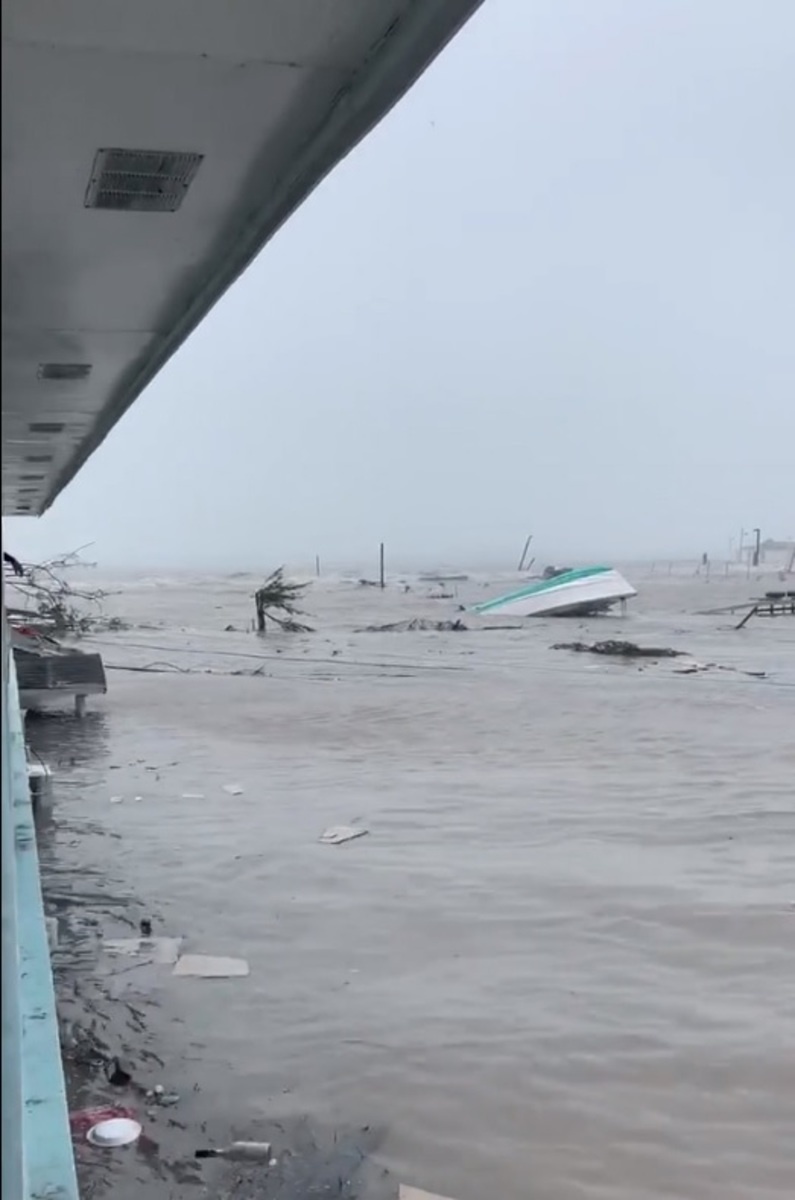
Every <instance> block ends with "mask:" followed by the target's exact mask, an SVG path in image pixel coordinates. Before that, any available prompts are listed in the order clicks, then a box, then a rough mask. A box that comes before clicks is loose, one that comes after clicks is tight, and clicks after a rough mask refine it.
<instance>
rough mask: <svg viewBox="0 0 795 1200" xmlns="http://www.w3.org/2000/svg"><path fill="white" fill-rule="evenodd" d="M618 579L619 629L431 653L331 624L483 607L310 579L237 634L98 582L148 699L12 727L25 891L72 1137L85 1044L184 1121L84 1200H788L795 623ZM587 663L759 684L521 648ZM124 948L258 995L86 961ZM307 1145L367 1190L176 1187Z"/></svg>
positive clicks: (91, 1156) (158, 597) (202, 610)
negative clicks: (214, 971)
mask: <svg viewBox="0 0 795 1200" xmlns="http://www.w3.org/2000/svg"><path fill="white" fill-rule="evenodd" d="M639 575H641V572H639V571H638V570H636V571H635V572H634V574H631V577H632V578H634V579H635V581H636V582H637V584H638V586H639V587H640V589H641V595H640V596H639V597H638V599H637V600H636V601H634V602H633V603H632V605H631V608H630V612H629V614H628V615H627V616H626V618H624V619H621V617H620V616H615V617H612V616H611V617H603V618H601V619H593V620H590V621H585V622H584V621H576V620H575V621H566V622H561V621H557V622H556V621H550V620H536V621H531V622H527V623H526V627H525V628H522V629H519V630H510V629H509V630H505V631H502V630H489V631H475V630H474V629H472V628H470V630H469V631H468V632H460V633H426V632H403V633H373V632H357V630H358V629H360V627H361V626H365V625H368V624H381V623H385V622H389V621H399V620H404V619H408V618H410V617H413V616H422V617H428V618H431V619H446V618H450V617H454V616H457V615H459V614H458V613H457V611H456V610H457V605H458V604H464V603H468V602H470V601H472V600H477V599H480V598H483V597H484V596H486V595H490V594H494V593H495V592H496V593H498V592H500V591H503V590H506V589H505V581H502V582H496V583H493V584H492V585H491V587H490V590H489V588H488V587H486V586H485V585H484V581H483V580H479V579H478V580H472V581H470V582H468V583H464V584H455V585H449V587H448V590H449V591H454V592H455V594H454V595H453V596H451V597H448V598H446V599H434V598H432V596H431V595H429V593H432V592H433V591H434V590H435V591H439V588H435V589H434V588H433V586H432V585H429V584H423V583H418V582H416V581H413V582H412V590H411V591H410V592H403V591H402V590H401V589H400V587H399V586H398V585H397V583H396V582H391V583H390V586H389V587H388V588H387V590H386V591H385V592H384V593H381V592H379V591H378V590H375V589H371V588H359V587H357V586H356V583H355V581H344V580H339V579H338V580H333V581H332V580H320V581H318V582H316V583H315V584H313V586H312V588H311V589H310V591H309V593H308V595H307V597H306V608H307V609H308V610H309V612H310V614H311V617H310V621H311V623H312V624H313V625H314V626H315V627H316V630H317V632H315V633H313V634H308V635H292V636H288V635H279V634H273V635H268V636H267V637H266V638H265V639H262V638H258V637H256V636H255V635H253V634H251V633H249V632H245V629H246V626H247V624H248V622H249V620H250V618H251V616H252V615H253V605H252V602H251V599H250V597H251V592H252V590H253V587H254V586H255V581H254V580H253V579H251V578H246V577H232V578H225V579H220V578H204V579H193V580H188V579H180V578H177V577H174V578H171V579H170V580H169V579H159V580H158V579H154V578H150V579H147V580H134V581H133V580H128V581H127V582H126V583H125V584H124V585H123V586H122V587H121V589H120V594H118V595H116V596H115V597H113V599H112V601H111V605H112V609H113V611H116V612H118V613H119V614H120V615H122V616H123V617H125V618H126V619H127V620H129V621H130V622H131V623H132V625H133V626H134V627H133V628H130V629H129V630H127V631H125V632H121V633H109V634H108V633H106V634H102V635H101V637H98V638H97V639H96V647H97V648H98V649H101V650H102V653H103V655H104V657H105V661H106V663H107V664H108V665H109V666H113V667H114V668H115V667H119V666H126V667H131V666H137V667H144V666H150V665H152V664H155V665H158V666H159V668H160V671H161V672H162V673H154V672H135V671H123V670H116V669H113V670H109V672H108V674H109V685H110V690H109V693H108V695H107V697H105V698H103V699H102V700H101V701H97V702H93V703H91V704H90V711H89V715H88V717H87V718H86V719H85V720H84V721H82V722H77V721H76V720H75V719H74V718H73V717H71V716H61V717H53V716H48V717H44V718H40V719H38V720H36V721H35V722H34V721H30V722H29V731H30V736H31V739H32V741H33V744H34V746H35V747H36V748H37V749H38V751H39V752H40V753H41V754H42V755H44V756H46V757H47V758H48V759H49V760H50V762H51V764H52V767H53V770H54V775H55V779H54V784H53V788H52V801H53V806H52V809H51V811H49V812H48V813H45V815H44V818H43V821H42V830H41V839H42V860H43V874H44V886H45V893H46V903H47V907H48V911H49V912H51V913H54V914H57V915H58V916H59V920H60V935H61V945H60V949H59V951H58V952H57V955H56V975H57V987H58V992H59V999H60V1007H61V1015H62V1019H63V1024H64V1036H65V1044H66V1056H67V1060H68V1065H69V1073H70V1087H71V1092H72V1095H71V1101H72V1104H73V1106H77V1105H79V1104H86V1103H99V1102H107V1101H108V1100H109V1099H119V1098H120V1097H119V1093H118V1092H115V1091H114V1090H113V1089H112V1088H111V1087H110V1085H108V1084H107V1083H106V1082H105V1081H104V1077H103V1074H102V1071H101V1069H100V1059H99V1055H98V1054H96V1053H95V1054H94V1055H93V1056H92V1047H93V1048H94V1050H95V1051H96V1048H97V1047H100V1048H103V1047H104V1048H106V1050H104V1051H102V1052H110V1053H124V1054H126V1056H127V1057H128V1058H129V1059H130V1060H131V1062H132V1063H133V1066H134V1074H135V1077H136V1080H137V1082H139V1083H140V1084H141V1085H142V1086H143V1087H144V1088H148V1087H152V1086H153V1085H154V1084H156V1083H162V1084H163V1085H164V1086H165V1087H166V1088H167V1090H172V1089H173V1090H174V1091H176V1092H177V1093H178V1094H179V1096H180V1098H181V1099H180V1102H179V1103H178V1104H176V1105H175V1106H174V1107H173V1108H170V1109H166V1108H162V1109H161V1108H156V1109H153V1108H151V1105H149V1106H148V1105H147V1102H146V1101H142V1100H140V1099H139V1100H138V1102H137V1103H138V1107H139V1109H140V1110H141V1111H143V1110H145V1109H146V1108H147V1107H149V1108H150V1112H151V1115H150V1116H146V1114H145V1113H144V1117H143V1121H144V1124H145V1127H146V1131H147V1137H148V1140H147V1141H146V1142H145V1143H143V1144H142V1145H141V1146H139V1147H138V1148H137V1149H135V1150H132V1151H131V1150H127V1151H121V1152H114V1153H110V1152H107V1151H97V1150H91V1151H89V1150H88V1149H87V1148H86V1147H82V1148H81V1150H80V1162H81V1168H80V1169H81V1176H82V1178H83V1184H84V1189H85V1190H84V1195H85V1196H86V1197H97V1198H105V1197H111V1196H113V1197H118V1198H119V1200H127V1198H128V1197H129V1198H133V1197H139V1196H147V1197H152V1198H153V1200H159V1198H160V1197H162V1198H164V1200H165V1198H166V1197H172V1198H179V1200H183V1198H185V1200H190V1198H191V1197H196V1198H197V1200H198V1197H200V1196H204V1195H208V1196H210V1195H212V1196H222V1195H223V1196H232V1195H234V1196H235V1197H238V1196H240V1197H241V1198H242V1200H253V1197H254V1196H257V1197H266V1196H271V1195H274V1196H276V1195H278V1196H280V1197H282V1196H283V1197H285V1198H286V1197H288V1196H289V1197H290V1198H291V1200H301V1198H303V1197H304V1196H310V1195H312V1196H314V1195H321V1194H323V1195H324V1196H328V1195H340V1196H351V1197H352V1196H354V1195H355V1196H357V1197H361V1200H370V1197H371V1196H372V1197H373V1198H375V1197H378V1200H381V1197H382V1196H383V1197H386V1196H392V1197H394V1196H395V1195H396V1192H397V1183H398V1181H405V1182H408V1183H413V1184H415V1185H417V1186H420V1187H423V1188H426V1189H429V1190H431V1191H438V1192H440V1193H442V1194H443V1195H445V1196H451V1197H455V1198H456V1200H571V1198H573V1197H577V1198H582V1200H662V1198H666V1200H668V1198H674V1197H675V1198H677V1200H784V1198H785V1197H786V1198H787V1200H789V1197H791V1196H792V1195H793V1194H795V1138H794V1137H793V1135H792V1134H793V1127H795V1054H793V1044H794V1043H795V953H794V948H795V795H794V792H795V788H794V787H793V779H794V777H795V772H794V771H793V768H794V767H795V622H793V621H792V620H791V619H790V618H786V617H785V618H780V619H778V620H761V619H754V620H752V621H751V622H750V624H749V625H748V626H747V627H746V628H745V629H744V630H742V631H741V632H739V633H738V632H734V631H733V630H732V628H731V627H732V625H733V624H734V623H735V622H736V620H737V619H738V618H737V617H731V616H715V615H713V616H699V615H694V614H695V613H696V612H697V611H699V610H702V609H706V608H710V607H713V608H717V607H719V606H722V605H725V604H729V603H731V602H733V601H739V600H741V599H745V598H746V597H747V596H748V595H750V594H754V593H755V591H758V588H759V586H760V585H759V584H754V583H753V582H751V583H749V582H747V581H746V580H745V578H740V579H713V581H712V582H711V583H709V584H707V583H705V581H704V580H703V579H702V578H695V577H694V576H693V574H692V571H691V570H688V571H687V572H685V571H680V572H674V573H673V574H672V575H670V576H667V575H665V574H663V575H662V577H660V575H659V573H655V575H653V576H650V575H649V573H648V569H646V573H645V576H643V577H640V578H639ZM738 615H739V614H738ZM465 620H466V617H465ZM230 624H231V625H235V626H236V627H237V629H238V630H242V631H243V632H235V631H229V632H225V631H224V630H225V627H226V626H227V625H230ZM141 626H146V628H142V627H141ZM613 636H618V637H624V638H630V639H632V640H633V641H637V642H640V643H645V644H650V645H659V644H662V645H670V646H674V647H677V648H681V649H684V650H687V651H690V652H692V653H693V654H694V655H695V656H696V658H698V659H699V660H700V661H708V662H714V663H720V664H722V665H724V666H729V667H735V668H740V669H743V670H750V671H765V672H766V673H767V675H766V677H765V678H764V679H760V678H755V677H750V676H748V675H744V674H742V673H741V670H736V671H709V672H705V673H702V674H696V675H681V674H677V673H676V671H677V668H678V666H679V663H678V662H677V660H672V661H666V662H661V663H659V664H650V663H640V664H638V663H633V662H630V663H626V662H613V661H609V660H605V659H596V658H593V657H590V656H588V655H578V654H572V653H570V652H567V651H560V650H552V649H551V648H550V647H551V644H552V643H553V642H557V641H561V640H573V639H575V638H576V639H580V640H588V639H591V638H596V637H598V638H605V637H613ZM172 668H179V670H178V671H177V670H174V669H172ZM253 670H260V671H261V673H259V674H256V675H253V674H251V672H252V671H253ZM208 672H212V673H208ZM235 672H246V673H244V674H236V673H235ZM229 784H236V785H239V787H240V788H241V789H242V792H241V794H239V795H231V794H229V792H227V791H225V790H224V786H225V785H229ZM350 823H359V824H361V825H364V826H365V827H366V828H367V829H368V831H369V833H368V835H367V836H366V837H362V838H360V839H358V840H356V841H352V842H350V843H348V844H345V845H341V846H326V845H321V844H320V843H319V840H318V839H319V837H320V835H321V833H322V832H323V830H324V829H325V828H326V827H328V826H330V825H338V824H350ZM143 917H149V918H151V919H152V921H153V924H154V931H155V933H160V934H168V935H180V936H184V938H185V939H186V942H185V946H186V948H189V949H190V950H191V951H194V952H198V953H208V954H222V955H232V956H239V957H243V958H245V959H247V960H248V963H249V965H250V975H249V977H248V978H244V979H229V980H204V979H190V978H188V979H185V978H173V977H172V976H171V974H170V970H169V968H162V967H156V966H146V965H144V966H138V965H137V964H136V963H135V962H133V961H126V962H124V963H122V964H121V966H120V960H119V959H118V958H117V959H108V958H107V956H106V955H104V954H103V953H102V951H101V939H102V938H103V937H119V936H124V935H127V936H129V935H130V930H131V929H132V930H133V931H134V929H135V927H136V926H137V924H138V922H139V920H140V919H141V918H143ZM299 1125H300V1128H301V1129H302V1130H303V1131H304V1135H305V1136H306V1137H307V1138H308V1141H309V1142H310V1143H311V1144H312V1146H315V1144H316V1141H315V1140H317V1143H318V1144H319V1143H321V1142H323V1139H326V1143H324V1144H327V1146H329V1147H331V1149H329V1150H328V1152H326V1151H323V1154H325V1155H326V1158H325V1159H324V1162H326V1163H328V1162H329V1161H331V1159H333V1156H334V1153H336V1150H337V1149H339V1147H340V1146H341V1145H342V1144H343V1142H345V1139H347V1138H353V1140H354V1141H356V1139H357V1138H358V1137H359V1134H358V1131H359V1130H361V1129H362V1128H363V1127H365V1126H367V1127H369V1131H368V1134H367V1137H368V1138H370V1139H372V1140H373V1151H372V1162H370V1157H369V1150H368V1151H367V1153H368V1162H367V1163H366V1164H365V1165H366V1166H367V1168H368V1171H367V1172H366V1174H362V1176H361V1179H360V1181H359V1182H351V1183H347V1184H343V1182H340V1183H339V1187H337V1183H335V1184H334V1186H333V1187H330V1186H327V1181H326V1183H323V1184H322V1185H321V1184H316V1183H310V1182H307V1179H308V1176H307V1179H305V1180H304V1183H303V1185H302V1186H301V1188H299V1189H298V1190H296V1189H293V1190H290V1189H289V1188H287V1186H286V1185H285V1188H284V1189H282V1190H279V1187H277V1186H276V1184H273V1182H272V1183H271V1184H268V1185H267V1187H266V1185H265V1183H263V1182H262V1180H263V1176H262V1175H260V1176H259V1177H257V1176H256V1174H249V1175H248V1176H245V1178H244V1176H242V1175H240V1174H239V1173H238V1174H237V1175H234V1173H231V1172H230V1168H229V1167H228V1166H227V1167H226V1168H223V1167H221V1166H218V1165H217V1164H213V1163H211V1164H209V1165H205V1166H202V1165H201V1164H199V1163H194V1162H193V1152H194V1150H195V1149H196V1148H198V1147H199V1146H202V1145H215V1146H217V1145H223V1144H224V1143H226V1142H228V1141H229V1140H231V1139H232V1138H233V1137H238V1138H241V1137H242V1138H257V1137H261V1136H264V1135H265V1134H266V1133H267V1134H268V1135H269V1136H272V1137H273V1138H274V1140H275V1142H276V1143H277V1144H278V1145H282V1144H284V1145H287V1144H289V1143H290V1141H291V1140H292V1139H294V1138H295V1137H296V1136H297V1135H296V1130H297V1129H298V1128H299ZM307 1130H309V1131H310V1132H309V1133H307V1132H306V1131H307ZM362 1136H363V1135H362ZM335 1138H336V1139H337V1141H336V1142H335ZM318 1153H320V1152H318ZM323 1154H320V1157H322V1156H323ZM321 1167H322V1164H321ZM321 1167H319V1168H318V1171H319V1174H322V1169H321ZM370 1168H372V1169H370ZM329 1169H330V1170H331V1172H332V1174H333V1172H334V1170H335V1169H336V1166H335V1164H334V1163H332V1166H331V1167H330V1168H329ZM345 1170H346V1168H340V1173H339V1176H340V1180H342V1177H343V1175H344V1174H345ZM310 1173H311V1171H310ZM318 1177H319V1176H318ZM205 1184H206V1187H207V1188H208V1189H209V1190H203V1188H204V1185H205ZM313 1188H314V1189H315V1190H313ZM322 1188H325V1190H322ZM335 1189H336V1190H335ZM346 1189H347V1190H346Z"/></svg>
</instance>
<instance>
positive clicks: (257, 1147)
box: [196, 1142, 271, 1162]
mask: <svg viewBox="0 0 795 1200" xmlns="http://www.w3.org/2000/svg"><path fill="white" fill-rule="evenodd" d="M196 1158H228V1159H232V1160H233V1161H237V1162H262V1161H263V1160H266V1161H267V1162H270V1158H271V1144H270V1142H232V1144H231V1145H230V1146H225V1147H224V1148H223V1149H222V1150H197V1151H196Z"/></svg>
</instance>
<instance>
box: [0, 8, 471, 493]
mask: <svg viewBox="0 0 795 1200" xmlns="http://www.w3.org/2000/svg"><path fill="white" fill-rule="evenodd" d="M479 3H480V0H434V2H433V3H429V2H428V0H377V2H376V0H136V3H134V4H132V3H129V0H71V2H70V3H69V4H64V3H63V0H5V3H4V5H3V419H4V436H3V511H4V512H6V513H10V512H16V513H20V512H32V513H35V512H41V511H43V509H44V508H46V507H47V505H48V504H49V503H51V501H52V500H53V498H54V497H55V495H57V493H58V491H59V490H60V489H61V488H62V487H63V486H64V485H65V484H66V483H67V482H68V481H69V479H70V478H71V477H72V476H73V475H74V473H75V471H76V470H78V469H79V467H80V465H81V464H82V462H83V461H84V460H85V458H86V457H87V456H88V454H90V453H91V451H92V450H93V449H94V448H95V447H96V446H97V445H98V444H99V443H100V442H101V440H102V439H103V437H104V436H105V435H106V433H107V432H108V430H109V429H110V428H111V427H112V426H113V424H114V423H115V421H116V420H118V418H119V416H121V415H122V413H123V412H124V411H125V410H126V408H127V407H128V406H129V405H130V404H131V403H132V401H133V400H134V399H135V397H136V396H137V395H138V394H139V393H140V391H141V390H142V388H143V387H145V386H146V384H147V383H148V382H149V381H150V380H151V378H152V377H153V375H154V374H155V373H156V371H157V370H158V369H159V367H160V366H162V364H163V362H165V361H166V359H167V358H168V357H169V356H170V354H172V353H173V352H174V350H175V349H176V348H177V346H178V345H179V344H180V343H181V342H182V340H183V339H184V338H185V337H186V336H187V335H188V334H189V333H190V331H191V330H192V329H193V328H194V327H195V325H196V324H197V322H198V321H199V320H200V319H201V318H202V317H203V316H204V315H205V313H206V312H207V310H208V309H209V308H210V307H211V306H212V304H213V303H214V302H215V300H216V299H217V298H218V297H219V295H221V293H222V292H223V291H224V290H225V288H226V287H228V286H229V284H230V283H231V282H232V281H233V280H234V279H235V278H236V276H237V275H238V274H239V273H240V271H241V270H243V269H244V268H245V266H246V265H247V264H248V262H249V261H250V260H251V258H252V257H253V256H254V255H255V254H256V253H257V251H258V250H259V249H260V247H261V246H262V245H263V243H264V242H265V241H267V239H268V238H269V237H270V236H271V235H272V233H273V232H274V231H275V230H276V229H277V228H278V226H279V225H280V224H281V222H282V221H283V220H284V219H285V218H286V217H287V216H288V215H289V213H290V212H291V211H292V210H293V209H294V208H295V207H296V206H297V205H298V204H299V203H300V202H301V201H302V200H303V199H304V198H305V196H306V195H307V194H308V192H309V191H311V190H312V188H313V187H314V186H315V185H316V184H317V183H318V182H319V180H320V179H321V178H322V177H323V176H324V175H325V174H326V173H327V171H328V170H330V169H331V167H333V165H334V164H335V163H336V162H337V161H339V159H340V158H341V157H342V156H343V155H344V154H345V153H346V152H347V151H348V150H349V149H350V148H351V146H352V145H354V144H355V143H356V141H358V140H359V138H360V137H361V136H363V134H364V133H366V132H367V130H368V129H369V128H371V127H372V125H373V124H374V123H375V122H376V121H377V120H378V119H379V118H380V117H381V116H382V115H383V113H384V112H385V111H387V109H388V108H389V107H391V105H392V104H393V103H394V102H395V101H396V100H397V99H398V98H399V96H400V95H401V94H402V93H403V92H404V91H405V90H406V88H407V87H409V86H410V85H411V83H412V82H413V80H414V79H415V78H416V77H417V75H418V74H420V73H421V71H422V70H423V69H424V67H425V66H426V65H427V64H428V62H429V61H430V60H431V59H432V58H433V57H434V56H435V55H436V53H438V51H439V50H440V49H441V48H442V46H443V45H444V44H445V42H446V41H447V40H448V39H449V37H451V36H452V34H453V33H454V32H455V31H456V29H457V28H458V27H459V26H460V25H461V24H462V23H463V22H464V21H465V20H466V18H467V17H468V16H469V15H470V13H471V12H472V11H474V9H476V8H477V7H478V6H479ZM106 148H118V149H125V150H152V151H161V152H165V151H184V152H189V153H193V154H199V155H202V156H203V159H202V162H201V165H200V166H199V168H198V171H197V173H196V176H195V179H194V180H193V182H192V183H191V184H190V186H189V188H188V190H187V192H186V193H185V196H184V200H183V202H182V204H181V206H180V207H179V209H178V210H177V211H176V212H157V213H155V212H131V211H107V210H98V209H94V208H89V207H86V204H85V200H86V192H87V188H88V184H89V180H90V178H91V174H92V167H93V164H94V161H95V158H96V155H97V152H98V151H99V150H100V149H106ZM42 363H67V364H75V363H84V364H90V366H91V370H90V373H89V374H88V376H87V378H85V379H84V380H80V381H74V380H73V381H63V380H46V379H42V378H40V369H39V368H40V365H41V364H42ZM31 426H33V427H34V428H31ZM42 426H44V427H45V428H44V429H42V428H41V427H42ZM46 427H49V428H46ZM59 427H62V428H59Z"/></svg>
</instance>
